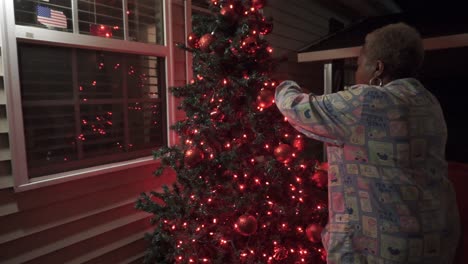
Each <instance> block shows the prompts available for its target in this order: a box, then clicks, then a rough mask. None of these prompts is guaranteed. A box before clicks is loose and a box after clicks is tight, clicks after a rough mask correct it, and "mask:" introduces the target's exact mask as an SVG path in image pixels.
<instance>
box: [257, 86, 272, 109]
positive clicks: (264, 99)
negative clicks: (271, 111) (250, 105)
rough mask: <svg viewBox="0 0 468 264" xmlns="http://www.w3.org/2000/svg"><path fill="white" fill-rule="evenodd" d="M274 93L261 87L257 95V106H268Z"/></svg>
mask: <svg viewBox="0 0 468 264" xmlns="http://www.w3.org/2000/svg"><path fill="white" fill-rule="evenodd" d="M274 99H275V95H274V94H273V92H272V91H271V90H268V89H261V90H260V92H259V93H258V96H257V103H258V106H259V107H261V108H268V107H270V106H271V105H272V104H273V101H274Z"/></svg>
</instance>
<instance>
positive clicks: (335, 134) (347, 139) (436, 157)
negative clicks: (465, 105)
mask: <svg viewBox="0 0 468 264" xmlns="http://www.w3.org/2000/svg"><path fill="white" fill-rule="evenodd" d="M423 57H424V50H423V46H422V41H421V37H420V35H419V33H418V32H417V31H416V30H414V29H413V28H411V27H409V26H408V25H406V24H403V23H398V24H392V25H388V26H385V27H382V28H380V29H377V30H375V31H374V32H372V33H370V34H368V35H367V37H366V40H365V44H364V46H363V48H362V50H361V54H360V56H359V59H358V69H357V71H356V75H355V77H356V82H357V83H358V84H357V85H355V86H352V87H351V88H350V89H348V90H346V91H341V92H337V93H333V94H328V95H323V96H314V95H312V94H306V93H303V92H302V90H301V88H300V87H299V86H298V85H297V84H296V83H294V82H292V81H285V82H283V83H281V84H280V85H279V86H278V87H277V88H276V95H275V97H276V98H275V100H276V104H277V106H278V108H279V109H280V111H281V112H282V113H283V115H284V116H285V117H287V118H288V120H289V122H290V123H291V124H292V125H293V126H294V127H295V128H296V129H297V130H299V131H301V132H302V133H304V134H305V135H306V136H308V137H311V138H314V139H317V140H320V141H323V142H326V143H328V144H327V154H328V155H327V156H328V162H329V171H328V177H329V184H328V195H329V222H328V225H327V227H326V228H325V230H324V232H323V234H322V241H323V244H324V246H325V249H326V250H327V253H328V255H327V261H328V263H382V264H383V263H444V264H446V263H452V261H453V257H454V254H455V249H456V245H457V243H458V238H459V217H458V211H457V207H456V201H455V194H454V189H453V188H452V185H451V183H450V182H449V180H448V178H447V162H446V160H445V143H446V138H447V131H446V125H445V120H444V117H443V113H442V109H441V107H440V105H439V103H438V101H437V99H436V98H435V97H434V96H433V95H432V94H431V93H430V92H429V91H427V90H426V89H425V88H424V87H423V85H422V84H421V83H420V82H419V81H418V80H416V79H415V78H414V76H415V75H416V73H417V72H418V70H419V68H420V66H421V65H422V62H423Z"/></svg>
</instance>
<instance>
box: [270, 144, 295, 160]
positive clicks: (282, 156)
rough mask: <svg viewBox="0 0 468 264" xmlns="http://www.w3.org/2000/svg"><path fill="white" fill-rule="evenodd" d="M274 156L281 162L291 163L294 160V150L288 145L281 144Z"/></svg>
mask: <svg viewBox="0 0 468 264" xmlns="http://www.w3.org/2000/svg"><path fill="white" fill-rule="evenodd" d="M274 154H275V157H276V160H278V161H279V162H282V163H289V162H290V161H291V160H292V159H293V156H292V154H293V148H292V147H291V146H289V145H288V144H281V145H279V146H278V147H276V148H275V150H274Z"/></svg>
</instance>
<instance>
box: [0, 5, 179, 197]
mask: <svg viewBox="0 0 468 264" xmlns="http://www.w3.org/2000/svg"><path fill="white" fill-rule="evenodd" d="M122 5H123V7H124V8H125V7H126V6H127V0H122ZM171 5H172V0H163V17H164V26H163V30H164V45H156V44H147V43H141V42H133V41H127V39H129V38H128V32H127V31H126V30H125V32H124V40H117V39H107V38H102V37H95V36H88V35H82V34H79V33H78V23H77V19H76V18H77V14H78V8H77V1H76V0H72V14H73V15H72V16H73V33H69V32H60V31H54V30H48V29H43V28H36V27H29V26H21V25H16V24H15V16H14V14H15V9H14V0H0V27H1V28H0V34H1V36H0V39H2V49H1V50H2V60H3V65H4V84H5V93H6V97H7V117H8V124H9V128H10V131H9V141H10V151H11V162H12V171H13V178H14V189H15V191H19V192H20V191H25V190H30V189H35V188H38V187H43V186H48V185H52V184H57V183H61V182H66V181H69V180H75V179H80V178H86V177H90V176H95V175H100V174H105V173H110V172H114V171H119V170H124V169H129V168H133V167H138V166H143V165H148V164H151V163H153V164H154V162H155V161H154V160H153V157H152V156H147V157H142V158H138V159H133V160H127V161H122V162H117V163H111V164H104V165H99V166H94V167H90V168H83V169H78V170H72V171H67V172H63V173H56V174H52V175H47V176H43V177H37V178H29V176H28V167H27V165H26V164H27V159H26V146H25V135H24V127H23V111H22V101H21V93H20V78H19V67H18V51H17V40H21V41H23V42H30V43H41V44H53V45H57V46H64V47H72V48H87V49H94V50H96V49H99V50H104V51H111V52H120V53H127V54H128V53H130V54H139V55H145V56H155V57H164V58H165V64H166V65H165V73H166V78H165V79H166V86H165V87H166V91H165V92H166V96H165V98H166V113H167V118H166V120H167V124H166V128H167V131H166V135H167V142H168V145H173V144H174V142H176V141H175V140H176V135H175V133H174V132H172V131H170V130H169V127H170V125H171V124H173V123H174V121H175V116H174V111H173V109H175V98H174V97H173V96H172V94H171V93H170V92H169V90H168V88H169V87H171V86H173V85H174V68H173V67H174V63H173V49H174V48H173V46H174V45H172V43H173V41H172V16H171V13H172V12H171V11H172V10H171ZM124 10H125V9H124ZM124 24H127V25H128V21H127V20H126V16H124ZM124 28H125V29H126V28H127V27H124ZM122 44H125V45H122ZM136 50H138V52H136Z"/></svg>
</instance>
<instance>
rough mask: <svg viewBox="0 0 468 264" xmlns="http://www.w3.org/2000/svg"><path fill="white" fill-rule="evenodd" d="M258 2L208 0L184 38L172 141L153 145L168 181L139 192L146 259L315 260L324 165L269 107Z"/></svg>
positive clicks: (265, 23) (266, 25)
mask: <svg viewBox="0 0 468 264" xmlns="http://www.w3.org/2000/svg"><path fill="white" fill-rule="evenodd" d="M264 5H265V0H211V1H210V10H211V11H212V16H200V17H195V18H194V19H195V20H196V21H194V28H193V32H192V33H191V34H189V36H188V41H187V43H188V45H187V46H185V45H181V47H182V48H184V49H186V50H188V51H190V52H192V54H193V71H194V76H195V77H194V79H193V80H192V81H191V82H190V84H187V85H185V86H183V87H174V88H172V93H173V94H174V96H176V97H181V98H183V101H182V104H181V106H180V108H181V109H183V110H184V111H185V113H186V115H187V118H186V119H185V120H183V121H180V122H178V123H177V124H175V125H174V126H173V127H172V129H174V130H175V131H176V132H177V133H178V135H179V136H180V139H181V142H180V144H179V145H177V146H174V147H164V148H162V149H159V150H158V151H156V152H155V158H157V159H160V160H161V162H162V167H161V168H160V169H158V170H157V172H156V174H157V175H160V174H161V173H162V172H163V170H164V169H172V170H174V171H175V172H176V174H177V181H176V182H175V183H174V184H173V185H172V186H171V187H165V188H164V190H163V192H151V193H143V194H142V195H141V197H140V198H139V199H138V202H137V208H138V209H141V210H144V211H147V212H150V213H152V214H154V217H153V218H152V220H153V224H154V225H155V230H154V232H153V233H152V234H148V235H147V236H148V239H149V241H150V245H149V248H148V250H147V254H146V259H145V260H146V262H148V263H323V262H324V258H325V256H324V255H325V251H324V250H323V248H322V245H321V238H320V233H321V231H322V227H323V226H324V224H325V223H326V221H327V217H328V216H327V212H328V209H327V201H326V197H327V193H326V184H327V178H326V172H325V170H326V168H325V166H323V164H320V163H318V162H317V161H316V160H317V159H318V157H319V156H320V150H319V151H317V150H315V151H311V150H310V149H311V148H314V146H317V143H314V142H311V141H309V140H307V139H305V138H304V137H303V136H302V135H300V134H299V133H298V132H297V131H295V130H294V129H293V128H292V126H290V125H289V123H288V122H287V120H285V119H284V117H282V115H281V113H280V112H279V111H278V109H277V108H276V106H275V105H274V91H275V88H276V86H277V85H278V83H277V81H275V80H273V79H272V77H271V75H272V72H273V69H274V66H275V64H276V62H275V60H274V59H273V57H272V52H273V50H272V48H271V46H269V44H268V42H267V41H266V40H265V39H264V35H266V34H268V33H270V32H271V31H272V22H271V20H270V19H266V18H265V17H264V16H263V14H262V11H261V10H262V8H263V7H264Z"/></svg>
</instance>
